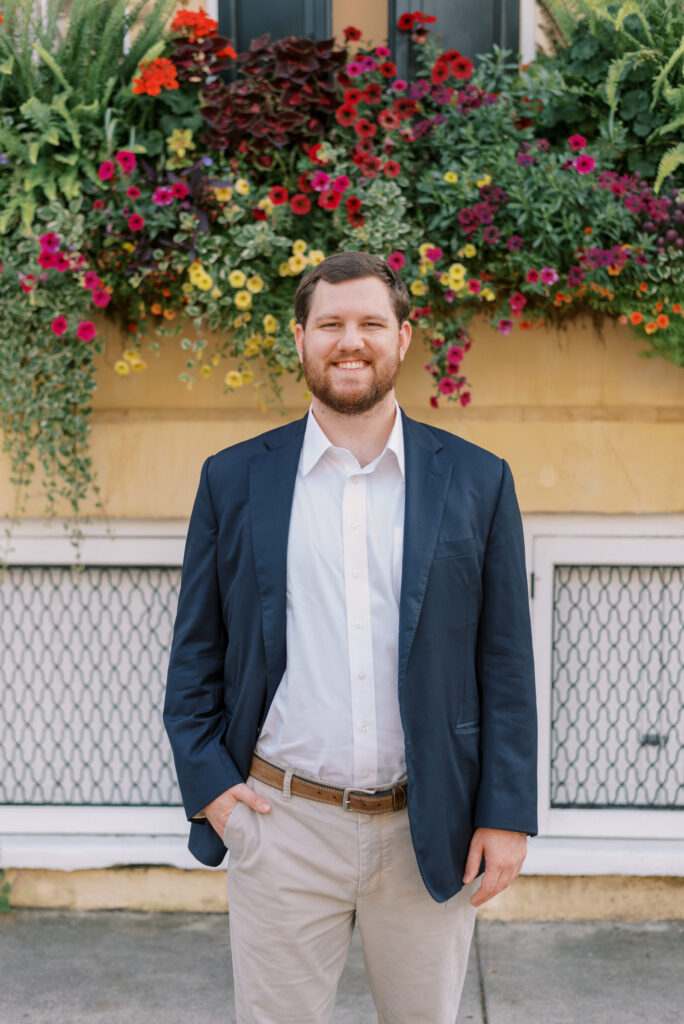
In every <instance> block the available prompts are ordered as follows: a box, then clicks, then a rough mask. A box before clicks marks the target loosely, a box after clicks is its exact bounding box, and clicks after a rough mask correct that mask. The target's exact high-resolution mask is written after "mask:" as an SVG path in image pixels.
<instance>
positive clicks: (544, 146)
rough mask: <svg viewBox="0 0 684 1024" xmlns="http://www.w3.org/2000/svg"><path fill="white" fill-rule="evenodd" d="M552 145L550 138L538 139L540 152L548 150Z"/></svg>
mask: <svg viewBox="0 0 684 1024" xmlns="http://www.w3.org/2000/svg"><path fill="white" fill-rule="evenodd" d="M550 146H551V143H550V142H549V140H548V139H537V149H538V150H539V152H540V153H546V152H548V150H549V148H550Z"/></svg>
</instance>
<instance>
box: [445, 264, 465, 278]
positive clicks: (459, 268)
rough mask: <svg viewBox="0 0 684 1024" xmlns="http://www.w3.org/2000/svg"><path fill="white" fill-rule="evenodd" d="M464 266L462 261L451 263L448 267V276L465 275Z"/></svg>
mask: <svg viewBox="0 0 684 1024" xmlns="http://www.w3.org/2000/svg"><path fill="white" fill-rule="evenodd" d="M465 274H466V268H465V267H464V266H463V264H462V263H452V264H451V266H450V267H449V277H465Z"/></svg>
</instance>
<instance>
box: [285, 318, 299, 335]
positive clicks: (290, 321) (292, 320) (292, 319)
mask: <svg viewBox="0 0 684 1024" xmlns="http://www.w3.org/2000/svg"><path fill="white" fill-rule="evenodd" d="M287 326H288V327H289V328H290V330H291V331H292V333H293V334H294V329H295V327H296V326H297V321H296V320H295V318H294V317H293V316H292V317H290V320H289V323H288V325H287Z"/></svg>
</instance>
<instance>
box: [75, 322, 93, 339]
mask: <svg viewBox="0 0 684 1024" xmlns="http://www.w3.org/2000/svg"><path fill="white" fill-rule="evenodd" d="M96 334H97V330H96V328H95V324H94V323H93V321H92V320H81V322H80V323H79V325H78V327H77V328H76V337H77V338H78V339H79V340H80V341H92V340H93V338H94V337H95V335H96Z"/></svg>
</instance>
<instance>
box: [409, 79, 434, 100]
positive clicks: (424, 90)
mask: <svg viewBox="0 0 684 1024" xmlns="http://www.w3.org/2000/svg"><path fill="white" fill-rule="evenodd" d="M429 92H430V82H429V81H428V79H427V78H419V79H418V81H417V82H414V83H413V85H412V86H411V88H410V89H409V99H412V100H422V98H423V96H427V94H428V93H429Z"/></svg>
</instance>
